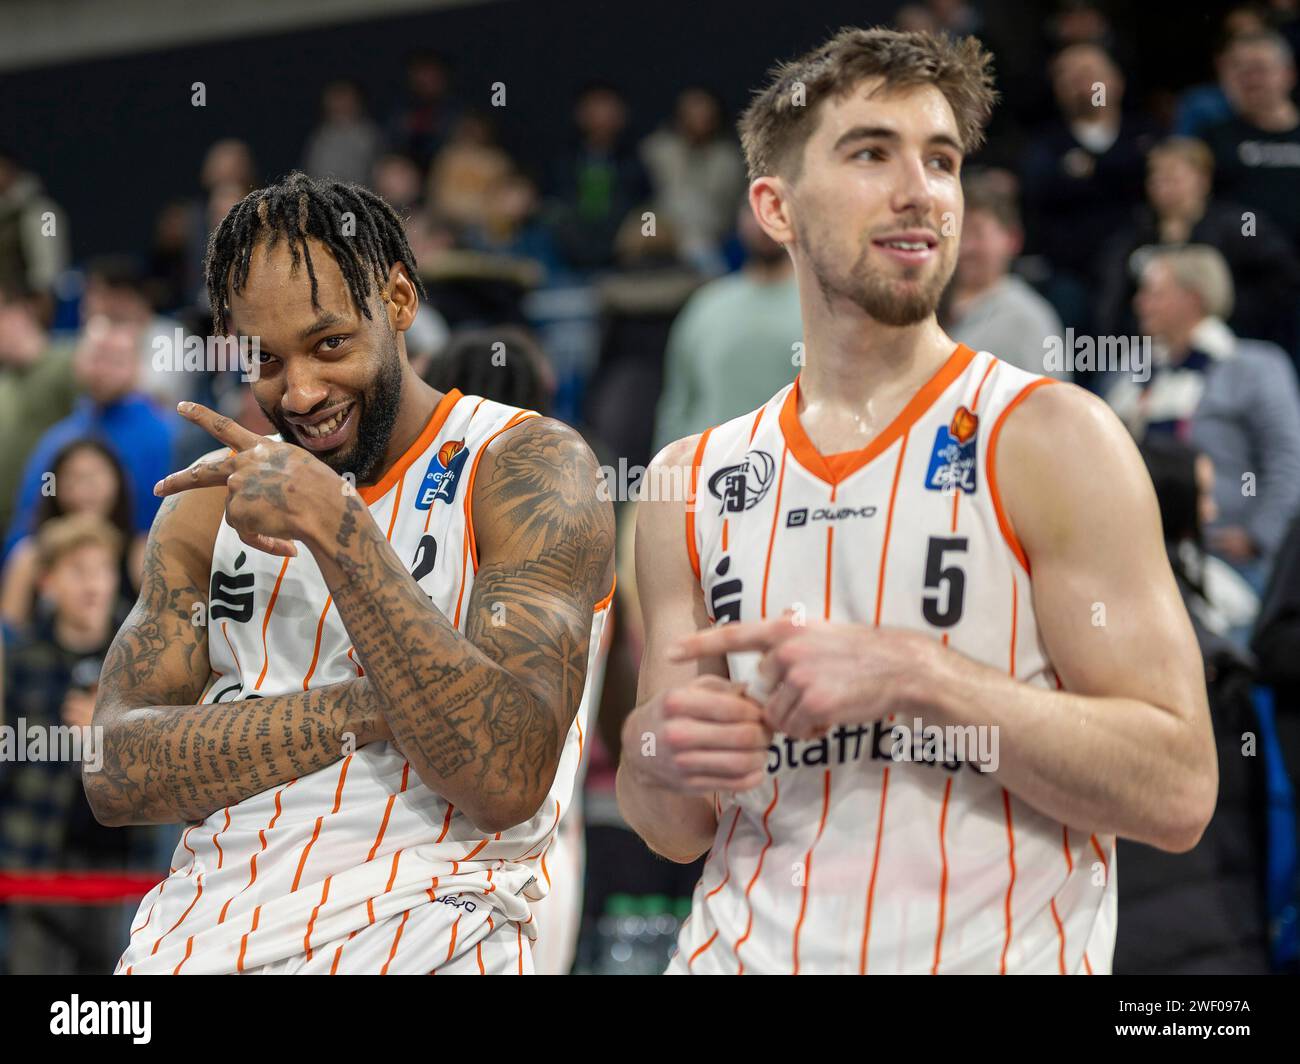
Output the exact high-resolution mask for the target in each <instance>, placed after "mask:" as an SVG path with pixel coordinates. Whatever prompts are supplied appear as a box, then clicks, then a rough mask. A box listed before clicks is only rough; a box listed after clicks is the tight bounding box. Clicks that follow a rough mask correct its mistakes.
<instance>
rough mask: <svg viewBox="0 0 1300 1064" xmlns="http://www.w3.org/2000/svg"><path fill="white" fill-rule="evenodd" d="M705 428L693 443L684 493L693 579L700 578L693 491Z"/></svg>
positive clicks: (698, 477) (705, 436)
mask: <svg viewBox="0 0 1300 1064" xmlns="http://www.w3.org/2000/svg"><path fill="white" fill-rule="evenodd" d="M712 431H713V429H711V428H708V429H705V430H704V432H702V433H701V434H700V442H699V443H697V444H696V445H695V457H693V458H692V459H691V486H690V489H689V490H688V491H687V493H686V556H687V557H688V558H689V559H690V561H691V572H693V573H694V574H695V579H696V580H699V579H700V547H699V544H698V543H696V541H695V493H696V490H697V489H698V487H699V479H700V462H701V461H703V459H704V447H705V445H706V444H707V443H708V442H709V433H711V432H712Z"/></svg>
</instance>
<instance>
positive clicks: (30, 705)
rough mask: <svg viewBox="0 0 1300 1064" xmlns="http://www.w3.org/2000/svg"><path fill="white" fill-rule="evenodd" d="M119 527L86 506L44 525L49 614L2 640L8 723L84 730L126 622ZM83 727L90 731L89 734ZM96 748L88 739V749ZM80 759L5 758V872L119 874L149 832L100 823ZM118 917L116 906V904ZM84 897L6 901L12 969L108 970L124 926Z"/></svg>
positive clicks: (42, 560) (1, 835) (1, 838)
mask: <svg viewBox="0 0 1300 1064" xmlns="http://www.w3.org/2000/svg"><path fill="white" fill-rule="evenodd" d="M120 551H121V542H120V537H119V535H118V532H117V530H116V529H114V528H113V527H112V526H111V525H110V524H108V523H107V522H106V521H104V520H102V519H101V518H98V517H95V516H93V515H91V514H88V513H83V514H75V515H71V516H68V517H60V518H58V519H56V520H54V521H50V522H49V523H47V524H46V525H45V526H44V527H43V528H42V529H41V534H40V537H39V539H38V545H37V556H38V558H39V563H38V564H39V573H40V586H41V595H42V598H43V599H44V600H45V601H47V602H49V604H50V606H51V611H50V614H49V616H48V617H46V618H43V619H42V620H41V622H40V623H39V624H38V625H37V627H36V628H35V630H33V631H32V632H31V633H29V634H26V635H20V636H19V637H18V638H17V639H15V640H14V641H13V642H12V643H10V644H9V645H7V646H6V648H5V657H6V661H5V672H6V677H5V690H6V697H7V700H8V707H7V708H8V713H9V719H10V722H14V723H16V722H17V720H19V719H22V720H24V721H25V722H26V726H27V728H28V729H34V728H42V729H44V728H52V727H57V726H61V725H68V726H74V727H78V728H86V729H87V730H88V726H89V725H90V721H91V714H92V712H93V710H94V705H95V691H96V688H97V687H98V683H99V673H100V669H101V666H102V664H103V658H104V654H105V652H106V651H107V649H108V645H109V643H110V641H111V640H112V638H113V633H114V631H115V629H116V627H117V624H118V623H119V621H120V620H121V616H120V614H116V612H115V611H116V607H117V604H118V566H117V557H118V554H119V553H120ZM83 734H84V732H83ZM96 749H98V747H97V746H83V747H82V751H83V755H89V756H91V759H92V761H93V755H94V752H95V750H96ZM81 768H82V766H81V763H80V762H78V761H75V760H67V759H63V760H60V759H58V758H51V759H49V760H45V761H12V762H5V763H0V868H3V869H4V870H5V871H10V872H13V871H25V872H31V871H64V870H68V871H73V870H89V869H96V870H112V871H123V870H125V869H126V868H127V867H128V866H129V865H131V864H133V863H135V860H136V858H137V857H138V855H139V850H140V848H141V844H142V842H144V840H145V838H146V835H145V833H144V832H140V831H138V830H137V829H130V828H128V829H126V830H125V831H124V830H122V829H121V828H105V827H102V826H101V825H100V824H98V823H97V822H96V821H95V817H94V814H93V813H92V812H91V810H90V806H89V805H88V804H87V802H86V796H85V791H84V790H83V788H82V785H81ZM113 916H116V911H115V910H114V911H113ZM113 916H110V917H108V918H106V915H105V910H104V909H103V908H102V907H99V906H89V905H66V904H53V905H40V904H35V903H28V904H10V906H9V948H8V951H7V954H8V961H9V969H10V972H11V973H12V974H19V973H23V974H65V975H71V974H76V975H102V974H103V973H105V972H109V971H112V970H113V965H114V963H115V959H116V957H117V956H118V954H119V953H120V952H121V947H122V942H121V936H122V927H121V923H120V922H119V920H117V919H114V918H113Z"/></svg>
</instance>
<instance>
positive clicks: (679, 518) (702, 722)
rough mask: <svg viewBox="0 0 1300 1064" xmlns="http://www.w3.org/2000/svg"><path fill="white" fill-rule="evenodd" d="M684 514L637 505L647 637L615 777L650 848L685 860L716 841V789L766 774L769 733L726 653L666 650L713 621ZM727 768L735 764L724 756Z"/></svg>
mask: <svg viewBox="0 0 1300 1064" xmlns="http://www.w3.org/2000/svg"><path fill="white" fill-rule="evenodd" d="M698 440H699V437H698V436H695V437H690V438H688V439H684V440H680V441H678V442H677V443H674V444H671V445H670V446H669V447H667V448H665V449H664V451H663V452H662V453H661V454H660V456H659V457H658V458H656V459H655V462H654V464H653V465H652V467H651V470H650V473H649V474H648V475H647V480H650V479H651V478H653V477H654V476H655V474H656V471H657V470H659V469H663V468H673V467H677V468H680V469H682V470H685V471H689V469H690V464H691V459H692V457H693V455H694V452H695V446H696V443H697V442H698ZM664 482H665V483H686V482H689V472H688V476H687V477H686V478H673V477H665V478H664ZM685 516H686V507H685V503H684V500H681V499H669V500H655V501H648V500H647V501H642V502H639V503H638V504H637V514H636V518H637V528H636V568H637V591H638V594H639V595H640V598H641V613H642V618H643V624H644V627H645V639H646V642H645V652H644V655H643V657H642V659H641V677H640V683H639V685H638V689H637V703H638V704H637V707H636V709H634V710H633V711H632V712H631V713H630V714H629V715H628V718H627V720H626V721H625V722H624V725H623V731H622V737H623V753H622V758H621V760H620V762H619V768H618V777H617V789H618V804H619V808H620V810H621V811H622V813H623V816H624V818H625V819H626V820H627V822H628V824H629V825H631V827H632V828H633V830H635V831H636V833H637V834H638V835H640V836H641V838H642V839H644V840H645V842H646V845H648V846H649V847H650V848H651V849H652V850H654V851H655V852H656V853H658V854H661V855H662V856H664V857H667V858H669V859H670V860H673V861H679V862H681V863H688V862H690V861H693V860H695V859H696V858H697V857H699V856H700V854H702V853H704V852H705V851H706V850H708V849H709V847H710V846H712V845H713V838H714V835H715V833H716V831H717V826H718V821H717V814H716V812H715V806H714V802H715V793H716V791H717V790H719V789H730V790H743V789H746V788H747V786H753V785H755V784H756V783H757V782H758V780H760V779H761V778H762V772H761V765H762V758H763V757H765V755H766V746H767V741H768V738H769V737H768V735H767V733H766V732H765V731H764V730H763V729H762V727H761V726H760V725H759V724H758V723H757V716H758V707H757V706H755V705H753V704H751V703H748V702H747V700H744V699H742V698H741V697H740V696H739V694H738V693H737V692H736V690H735V685H733V684H731V683H730V682H729V681H726V680H724V679H723V678H724V677H726V676H727V666H726V661H725V659H724V658H722V657H713V658H709V659H703V660H699V661H689V662H673V661H670V660H669V658H668V654H667V652H668V650H669V648H670V647H672V646H673V645H674V644H675V643H676V642H677V641H678V640H679V639H681V638H682V637H684V636H688V635H691V634H692V633H694V632H696V631H699V630H701V629H704V628H708V627H709V617H708V612H707V610H706V609H705V606H704V595H703V592H702V590H701V588H700V583H699V581H698V580H697V579H696V577H695V573H694V571H693V570H692V569H691V565H690V560H689V558H688V557H687V553H686V540H685V534H684V529H685ZM704 677H707V679H702V678H704ZM710 715H711V716H710ZM737 723H738V724H739V727H737ZM729 725H730V727H729ZM724 730H729V731H731V732H732V733H733V735H738V739H739V749H736V748H735V747H734V746H733V750H732V751H731V752H730V754H728V753H722V754H721V755H720V754H719V750H720V749H721V750H726V747H725V746H721V747H720V745H719V744H720V743H722V744H726V743H728V742H729V741H730V740H729V739H728V738H727V737H726V736H724V735H722V732H723V731H724ZM710 733H711V735H710ZM710 739H712V740H713V742H712V745H710ZM737 755H739V759H740V760H741V761H742V762H743V764H742V765H741V766H740V768H741V769H742V770H743V771H742V772H741V774H739V775H737V776H736V777H735V778H734V779H731V780H728V779H710V778H709V775H710V773H711V772H714V771H716V770H717V768H718V767H720V766H719V762H720V760H721V758H722V757H727V758H728V760H731V759H733V758H736V756H737ZM756 755H757V756H756ZM725 768H726V769H727V770H728V771H733V770H734V768H733V766H732V765H730V764H728V765H726V766H725Z"/></svg>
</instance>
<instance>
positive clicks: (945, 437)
mask: <svg viewBox="0 0 1300 1064" xmlns="http://www.w3.org/2000/svg"><path fill="white" fill-rule="evenodd" d="M979 423H980V421H979V418H977V417H976V416H975V415H974V414H972V413H971V412H970V411H969V410H967V409H966V408H965V407H964V406H959V407H958V408H957V412H956V413H955V414H953V416H952V422H951V423H950V424H948V425H940V426H939V431H938V432H937V433H936V434H935V437H934V450H933V451H931V452H930V468H929V469H928V470H927V471H926V474H925V487H926V490H927V491H945V492H954V491H956V490H957V489H958V488H960V489H961V490H962V491H964V492H966V493H967V494H968V495H969V494H971V493H973V492H974V491H975V443H976V440H975V432H976V430H977V429H978V428H979Z"/></svg>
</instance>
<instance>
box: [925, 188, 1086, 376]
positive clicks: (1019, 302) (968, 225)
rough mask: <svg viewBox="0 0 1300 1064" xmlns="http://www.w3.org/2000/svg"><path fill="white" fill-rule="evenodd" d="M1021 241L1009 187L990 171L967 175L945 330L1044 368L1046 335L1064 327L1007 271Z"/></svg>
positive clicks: (979, 347)
mask: <svg viewBox="0 0 1300 1064" xmlns="http://www.w3.org/2000/svg"><path fill="white" fill-rule="evenodd" d="M1023 245H1024V231H1023V230H1022V229H1021V226H1020V212H1019V211H1018V210H1017V208H1016V202H1015V198H1014V196H1013V194H1012V193H1011V192H1010V190H1009V189H1006V188H1004V187H1001V186H1000V183H999V182H998V181H997V180H996V179H993V180H990V178H989V176H981V177H977V178H975V179H972V180H971V181H969V182H968V183H967V189H966V213H965V217H964V218H963V221H962V229H961V249H960V251H959V253H958V257H957V268H956V270H955V271H954V272H953V281H952V286H951V287H950V288H949V291H948V296H947V298H946V300H945V305H946V313H945V315H944V317H945V321H944V330H945V331H946V332H947V333H948V335H949V336H951V337H952V338H953V339H954V340H956V341H958V342H959V343H963V344H965V345H966V346H967V347H971V348H974V349H975V350H976V351H991V352H992V353H993V354H995V355H997V357H998V358H1000V359H1002V361H1004V362H1010V363H1011V364H1012V365H1013V366H1019V367H1020V368H1021V369H1025V370H1028V371H1029V372H1031V373H1044V372H1046V371H1045V370H1044V356H1045V354H1046V352H1047V338H1048V337H1052V336H1054V337H1058V338H1061V337H1063V336H1064V330H1063V329H1062V327H1061V319H1060V318H1059V317H1057V314H1056V311H1055V310H1053V309H1052V305H1051V304H1050V303H1049V302H1048V301H1047V300H1046V299H1044V298H1043V297H1042V296H1040V295H1039V294H1038V293H1037V292H1035V291H1034V290H1033V288H1031V287H1030V286H1029V285H1028V284H1027V283H1026V282H1025V281H1023V280H1022V279H1021V278H1019V277H1017V276H1016V275H1015V274H1013V273H1011V263H1012V262H1013V261H1014V260H1015V258H1016V256H1017V255H1019V254H1020V249H1021V247H1023ZM1055 375H1056V376H1064V374H1055Z"/></svg>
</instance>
